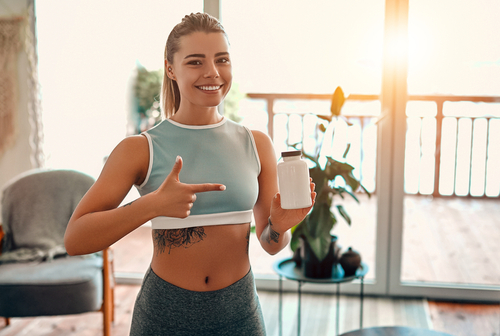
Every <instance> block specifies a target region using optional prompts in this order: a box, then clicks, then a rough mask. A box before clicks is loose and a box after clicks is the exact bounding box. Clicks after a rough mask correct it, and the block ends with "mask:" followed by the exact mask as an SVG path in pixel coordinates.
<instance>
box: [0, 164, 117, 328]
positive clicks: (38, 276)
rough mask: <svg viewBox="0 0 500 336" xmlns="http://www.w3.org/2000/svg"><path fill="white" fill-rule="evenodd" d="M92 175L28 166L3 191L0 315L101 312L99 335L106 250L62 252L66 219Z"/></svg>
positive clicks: (109, 305) (108, 278) (108, 303)
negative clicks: (29, 167) (84, 252)
mask: <svg viewBox="0 0 500 336" xmlns="http://www.w3.org/2000/svg"><path fill="white" fill-rule="evenodd" d="M94 182H95V181H94V179H93V178H92V177H90V176H88V175H85V174H83V173H80V172H77V171H72V170H33V171H29V172H27V173H25V174H22V175H21V176H19V177H17V178H16V179H14V180H13V181H11V182H9V183H8V184H7V186H5V188H4V190H3V197H2V217H1V219H2V221H1V225H0V244H1V246H0V247H1V253H0V316H1V317H4V318H6V324H7V325H9V324H10V319H9V318H11V317H27V316H52V315H68V314H79V313H85V312H92V311H102V312H103V330H104V335H110V332H111V322H112V321H113V320H114V293H113V292H114V290H113V288H114V280H113V263H112V255H111V251H110V250H109V249H105V250H104V251H102V252H100V253H96V254H93V255H87V256H73V257H71V256H68V255H67V254H66V251H65V249H64V233H65V231H66V226H67V224H68V221H69V219H70V217H71V215H72V213H73V211H74V210H75V208H76V206H77V205H78V203H79V201H80V200H81V198H82V197H83V196H84V195H85V193H86V192H87V191H88V189H89V188H90V187H91V186H92V184H93V183H94Z"/></svg>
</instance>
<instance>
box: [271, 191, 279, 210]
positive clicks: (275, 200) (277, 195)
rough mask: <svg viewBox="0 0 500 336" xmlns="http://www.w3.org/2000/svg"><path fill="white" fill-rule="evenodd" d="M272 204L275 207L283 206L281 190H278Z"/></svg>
mask: <svg viewBox="0 0 500 336" xmlns="http://www.w3.org/2000/svg"><path fill="white" fill-rule="evenodd" d="M271 206H272V207H273V208H280V207H281V195H280V193H279V192H277V193H276V194H275V195H274V197H273V201H272V204H271Z"/></svg>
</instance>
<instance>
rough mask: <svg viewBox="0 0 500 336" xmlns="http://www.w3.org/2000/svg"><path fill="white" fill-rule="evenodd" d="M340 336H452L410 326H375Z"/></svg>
mask: <svg viewBox="0 0 500 336" xmlns="http://www.w3.org/2000/svg"><path fill="white" fill-rule="evenodd" d="M340 336H452V335H450V334H446V333H442V332H439V331H434V330H428V329H418V328H410V327H373V328H365V329H360V330H354V331H349V332H347V333H345V334H342V335H340Z"/></svg>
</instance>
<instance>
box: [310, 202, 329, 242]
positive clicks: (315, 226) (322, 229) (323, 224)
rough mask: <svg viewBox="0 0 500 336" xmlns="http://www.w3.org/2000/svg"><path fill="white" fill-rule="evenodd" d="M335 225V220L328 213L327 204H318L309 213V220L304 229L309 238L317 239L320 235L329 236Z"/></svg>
mask: <svg viewBox="0 0 500 336" xmlns="http://www.w3.org/2000/svg"><path fill="white" fill-rule="evenodd" d="M335 223H336V218H335V216H334V215H333V214H332V212H331V211H330V207H329V205H328V204H326V203H323V204H318V206H315V207H314V208H313V210H312V211H311V214H310V216H309V219H308V220H307V222H306V229H307V231H308V232H309V233H310V235H311V238H317V237H320V236H322V235H324V234H325V233H326V234H329V232H330V231H331V230H332V228H333V225H335Z"/></svg>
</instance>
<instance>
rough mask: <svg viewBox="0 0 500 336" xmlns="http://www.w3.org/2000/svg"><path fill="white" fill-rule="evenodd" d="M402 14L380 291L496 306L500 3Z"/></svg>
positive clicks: (423, 0) (442, 5)
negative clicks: (403, 51)
mask: <svg viewBox="0 0 500 336" xmlns="http://www.w3.org/2000/svg"><path fill="white" fill-rule="evenodd" d="M408 13H409V14H408V77H407V85H408V90H407V91H408V95H407V97H406V100H407V101H406V102H404V99H401V101H400V105H399V107H400V110H399V112H400V113H399V114H397V115H396V116H395V123H396V124H397V125H398V126H399V128H398V129H395V131H394V137H395V141H396V142H398V144H399V145H396V146H395V147H394V148H395V153H394V161H393V169H394V171H395V174H394V178H393V180H392V183H393V186H394V187H393V193H394V195H393V198H392V207H393V209H394V211H393V212H392V217H391V258H390V266H389V267H390V269H391V272H390V274H391V275H390V290H389V292H390V293H391V294H394V295H417V296H427V297H432V298H444V299H473V300H486V301H496V302H498V300H499V299H500V294H499V291H498V289H499V285H500V271H499V270H500V264H499V262H498V255H500V250H499V247H498V241H499V239H500V219H499V218H500V207H499V194H500V173H499V172H500V138H499V134H500V96H499V95H500V44H498V43H496V42H495V41H493V40H492V32H494V31H499V30H500V24H499V22H498V20H497V19H496V18H497V17H498V15H499V14H500V3H498V2H497V1H490V0H481V1H480V2H477V1H474V2H473V1H460V4H459V3H457V2H456V1H448V0H446V1H439V2H435V1H427V0H418V1H416V0H410V1H409V10H408ZM403 105H404V106H403Z"/></svg>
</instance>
